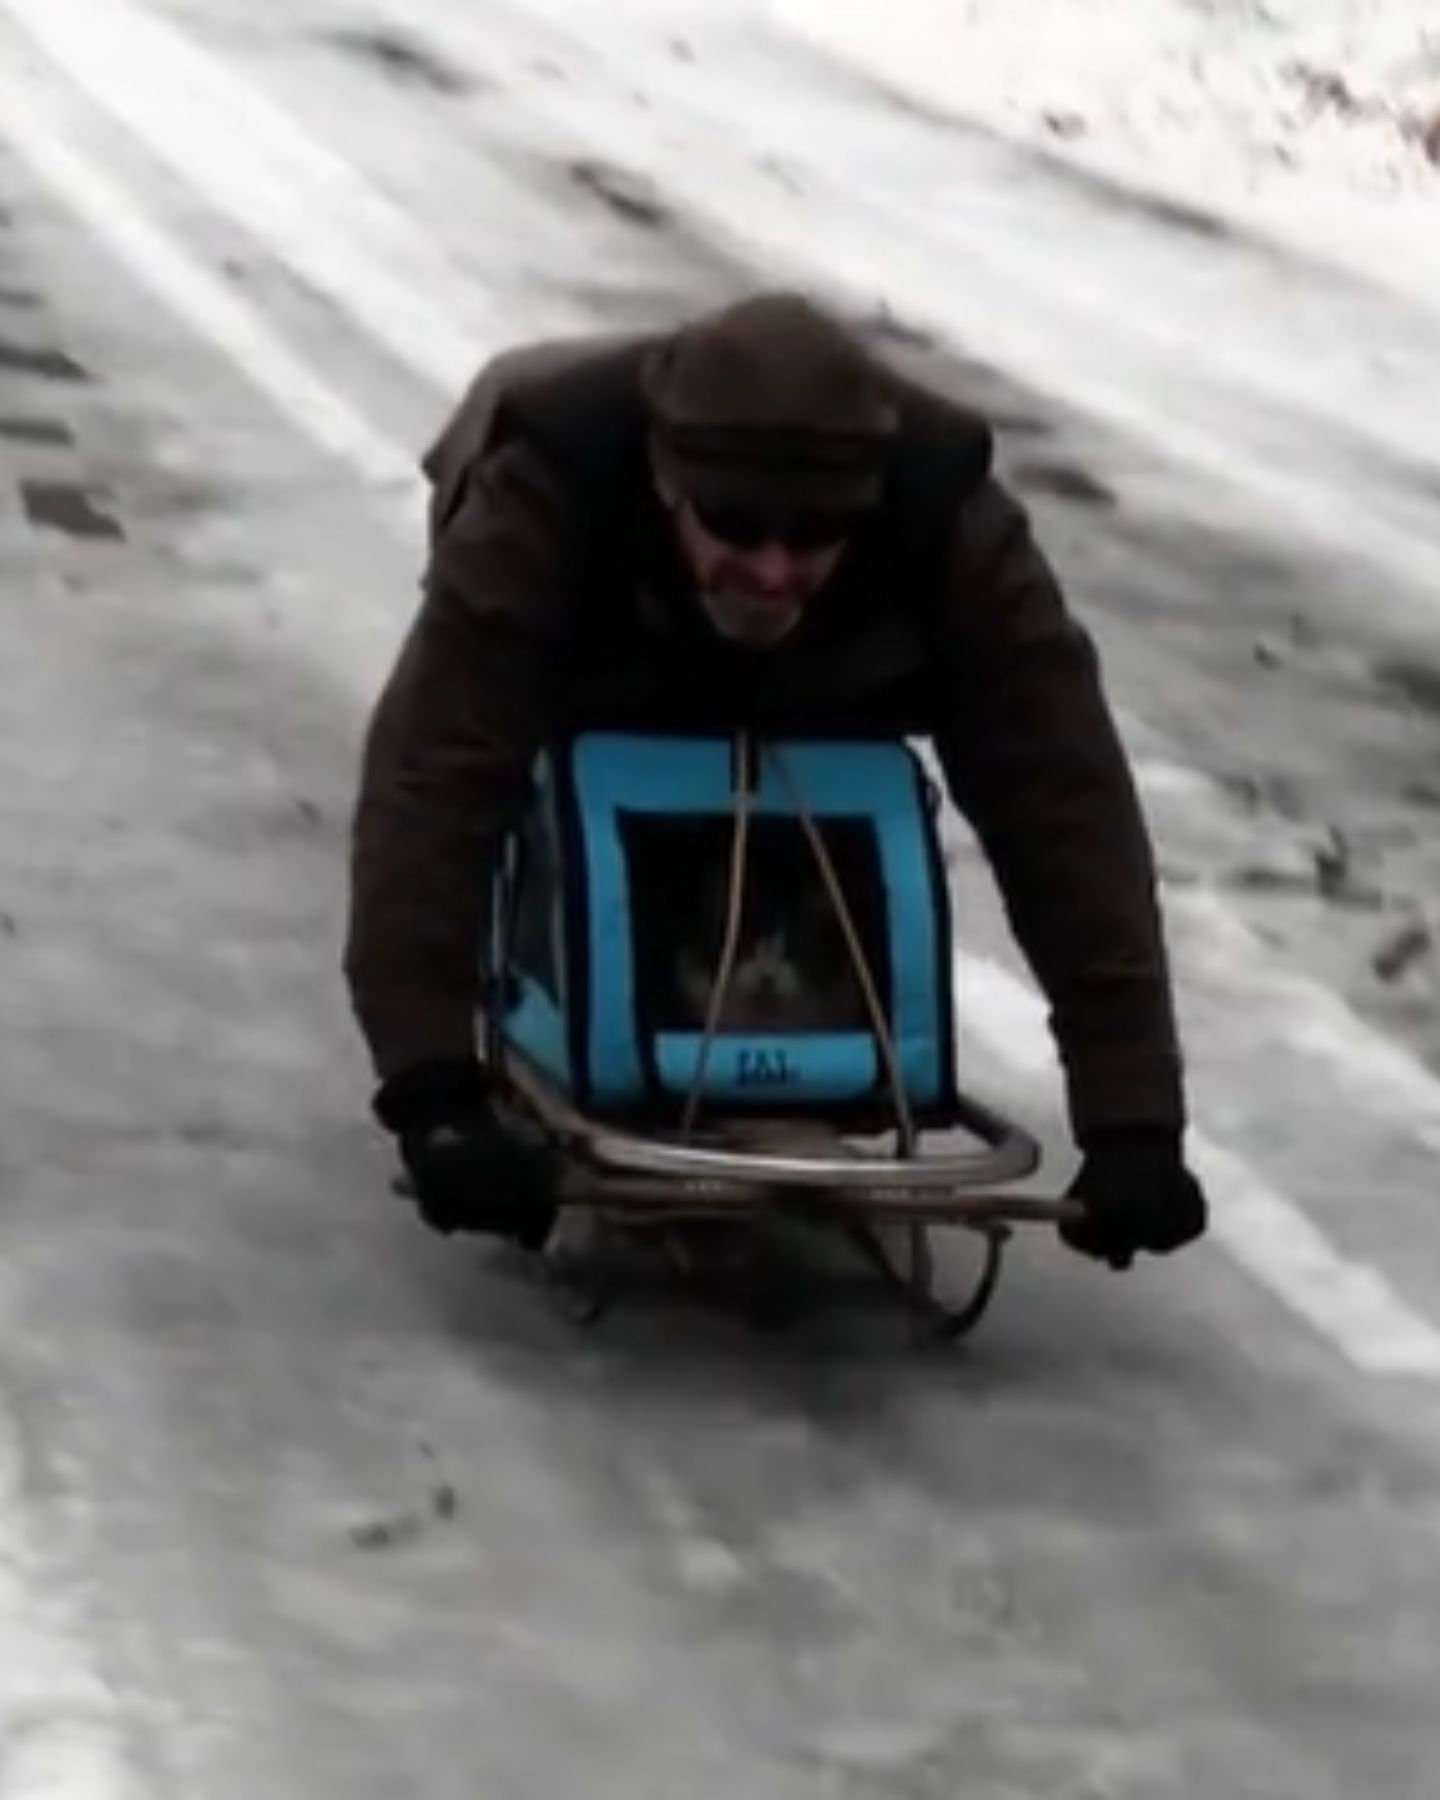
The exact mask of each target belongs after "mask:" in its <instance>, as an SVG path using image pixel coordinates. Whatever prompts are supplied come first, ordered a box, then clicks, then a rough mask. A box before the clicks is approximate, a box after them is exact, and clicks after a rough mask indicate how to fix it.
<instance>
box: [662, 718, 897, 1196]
mask: <svg viewBox="0 0 1440 1800" xmlns="http://www.w3.org/2000/svg"><path fill="white" fill-rule="evenodd" d="M734 747H735V755H734V759H733V763H732V767H733V769H734V772H735V779H734V782H733V787H732V793H733V800H734V805H733V809H732V818H733V825H732V829H731V837H730V866H729V877H728V883H727V896H726V913H725V931H724V936H723V939H722V942H721V947H720V956H719V959H718V961H717V963H716V967H715V975H714V979H713V981H712V983H711V989H710V1004H709V1007H708V1009H707V1013H706V1019H705V1026H704V1030H703V1032H702V1035H701V1039H700V1051H699V1055H698V1056H697V1058H696V1064H695V1075H694V1078H693V1079H692V1081H691V1083H690V1088H689V1092H688V1093H687V1095H686V1098H685V1107H684V1111H683V1113H682V1115H681V1122H680V1132H681V1137H682V1139H689V1138H692V1137H693V1136H694V1132H695V1126H696V1122H697V1120H698V1117H699V1113H700V1107H701V1105H702V1103H703V1100H704V1090H705V1076H706V1074H707V1072H708V1069H709V1065H710V1056H711V1052H712V1050H713V1047H714V1043H715V1039H716V1037H717V1035H718V1034H719V1029H720V1020H721V1019H722V1017H723V1016H724V1011H725V1001H726V999H727V998H728V996H729V992H730V987H731V983H732V982H733V980H734V976H735V963H736V958H737V957H738V954H739V949H740V941H741V934H742V932H743V929H744V923H745V894H746V884H747V877H748V875H749V858H750V821H751V817H752V814H753V795H754V791H755V787H756V782H757V778H758V775H759V754H764V755H767V756H768V757H769V758H770V760H771V761H772V763H773V764H774V766H775V770H776V773H777V774H778V775H779V777H780V781H781V784H782V786H783V787H784V789H785V791H786V794H787V795H788V796H789V800H790V805H791V811H792V813H793V815H794V817H795V820H796V822H797V823H798V825H799V826H800V829H801V831H802V832H803V833H804V835H805V841H806V843H807V845H808V846H809V849H810V854H811V856H812V858H813V859H814V862H815V867H816V870H817V872H818V874H819V876H820V879H821V881H822V883H823V884H824V887H825V892H826V896H827V898H828V899H829V901H830V904H831V906H832V907H833V908H834V911H835V918H836V922H837V924H838V925H839V927H840V931H841V934H842V936H843V937H844V939H845V947H846V950H847V951H848V953H849V956H850V962H851V967H852V969H853V971H854V974H855V978H856V981H857V982H858V983H859V987H860V992H861V995H862V997H863V999H864V1002H865V1010H866V1013H867V1015H868V1017H869V1021H870V1028H871V1030H872V1031H873V1033H874V1035H875V1043H876V1047H877V1049H878V1051H879V1055H880V1060H881V1063H882V1065H883V1067H884V1070H885V1079H886V1084H887V1086H888V1087H889V1090H890V1098H891V1102H892V1104H893V1105H894V1108H895V1129H896V1140H897V1149H898V1152H899V1154H900V1156H901V1157H903V1158H905V1159H907V1160H908V1159H910V1158H913V1157H914V1156H915V1154H916V1151H917V1148H918V1144H919V1137H918V1134H917V1132H916V1129H915V1118H914V1113H913V1110H912V1108H911V1105H910V1099H909V1096H908V1094H907V1093H906V1091H905V1082H904V1078H903V1076H902V1074H901V1070H900V1057H899V1053H898V1051H897V1049H896V1046H895V1034H894V1031H893V1029H892V1028H891V1024H890V1020H889V1019H888V1018H887V1017H886V1016H885V1007H884V1004H883V1002H882V1001H881V998H880V990H879V986H878V984H877V982H876V980H875V971H874V969H873V968H872V967H871V964H870V958H869V957H868V956H867V955H866V953H865V945H864V943H863V942H862V941H861V937H860V932H859V929H858V928H857V926H856V923H855V915H854V911H853V909H852V908H851V905H850V902H849V899H848V897H847V896H846V893H845V885H844V883H843V882H842V881H841V879H840V873H839V870H838V869H837V868H836V867H835V859H834V857H833V856H832V855H831V854H830V849H829V846H828V845H827V844H826V842H825V838H824V834H823V833H822V832H821V830H820V827H819V826H818V825H817V824H816V822H815V814H814V812H813V810H812V809H811V807H810V806H809V804H808V803H807V801H806V798H805V795H804V793H803V792H802V790H801V787H800V783H799V780H798V778H797V777H796V774H795V771H794V769H793V768H792V767H791V764H790V759H789V758H788V757H787V756H786V754H785V752H784V750H783V749H782V748H781V747H780V746H779V745H778V744H774V743H771V744H767V745H765V746H764V747H763V750H762V751H760V752H759V754H757V744H756V740H755V737H754V735H753V733H751V732H750V731H748V730H745V729H741V730H740V731H737V732H736V733H735V738H734Z"/></svg>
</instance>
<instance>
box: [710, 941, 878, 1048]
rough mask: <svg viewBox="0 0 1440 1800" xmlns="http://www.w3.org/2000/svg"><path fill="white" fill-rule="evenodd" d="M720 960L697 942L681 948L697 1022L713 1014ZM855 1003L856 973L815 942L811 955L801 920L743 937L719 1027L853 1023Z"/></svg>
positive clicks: (780, 1028)
mask: <svg viewBox="0 0 1440 1800" xmlns="http://www.w3.org/2000/svg"><path fill="white" fill-rule="evenodd" d="M716 942H717V943H718V940H716ZM718 960H719V959H718V954H717V953H716V950H715V949H713V948H709V947H707V948H705V949H702V947H701V946H700V945H699V944H693V943H692V944H689V945H687V946H686V948H685V950H684V951H683V952H682V953H681V957H680V962H679V967H678V970H677V974H678V977H679V986H680V990H681V993H682V994H683V996H684V999H685V1003H686V1005H687V1007H688V1008H689V1009H690V1011H691V1013H692V1016H693V1018H694V1021H695V1023H696V1024H697V1025H698V1024H703V1023H704V1021H705V1020H706V1019H707V1018H708V1017H709V1012H710V1005H711V995H712V989H711V984H712V982H713V980H714V978H715V975H716V972H717V965H718ZM856 1004H857V988H856V983H855V977H854V975H853V973H852V972H851V971H850V969H849V968H848V967H845V966H843V965H841V966H839V967H837V966H836V965H835V964H834V963H833V962H832V961H830V960H829V959H823V960H822V959H817V958H816V956H815V955H814V951H813V946H812V947H811V948H810V951H809V953H808V954H807V947H806V943H805V929H804V922H803V920H802V921H798V922H796V923H793V924H789V925H781V926H778V927H776V928H775V929H773V930H770V931H767V932H765V933H763V934H761V935H757V936H754V937H745V938H742V940H741V943H740V947H739V950H738V952H737V954H736V957H735V962H734V964H733V966H732V968H731V972H730V979H729V982H728V983H727V985H726V990H725V1003H724V1006H723V1008H722V1010H721V1014H720V1019H719V1029H720V1030H722V1031H730V1032H744V1031H751V1032H771V1033H783V1032H786V1031H797V1030H798V1031H806V1030H809V1031H817V1030H834V1029H839V1028H841V1027H842V1026H844V1025H846V1024H849V1023H852V1022H853V1019H854V1013H855V1008H856Z"/></svg>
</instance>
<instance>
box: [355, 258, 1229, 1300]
mask: <svg viewBox="0 0 1440 1800" xmlns="http://www.w3.org/2000/svg"><path fill="white" fill-rule="evenodd" d="M990 461H991V434H990V431H989V429H988V427H987V426H986V425H985V423H984V422H983V421H982V420H981V419H979V418H978V417H976V416H974V415H972V414H971V413H969V412H967V411H965V410H964V409H962V408H960V407H958V406H956V405H954V404H953V403H951V402H949V401H947V400H945V399H942V398H941V397H939V396H937V395H934V394H931V393H929V392H926V391H924V390H922V389H921V388H920V387H918V386H916V385H914V384H913V383H910V382H908V381H904V380H901V379H900V378H899V377H898V376H896V375H895V374H894V373H893V372H891V371H889V370H888V369H886V368H884V367H882V366H881V365H880V364H878V362H877V361H876V360H874V359H873V358H872V357H871V356H870V355H869V354H868V352H867V351H866V349H865V348H864V347H863V345H862V344H861V343H860V342H859V341H858V340H857V339H856V338H855V337H854V336H853V335H851V334H850V333H849V332H847V331H846V330H845V329H844V328H843V327H842V326H841V325H840V324H839V323H838V322H837V321H835V320H834V319H832V318H831V317H830V316H829V315H828V314H826V313H824V312H823V311H821V310H820V309H818V308H817V307H815V306H814V305H812V304H811V303H810V302H809V301H807V300H806V299H804V298H803V297H800V296H795V295H788V294H783V293H782V294H760V295H757V296H754V297H752V298H750V299H747V300H743V301H740V302H738V303H736V304H733V305H731V306H728V307H725V308H722V309H720V310H718V311H715V312H712V313H709V314H707V315H705V316H703V317H701V318H698V319H695V320H693V321H691V322H690V323H688V324H687V325H684V326H682V327H681V328H679V329H678V330H676V331H674V332H670V333H665V334H657V335H655V336H652V337H649V338H646V339H644V340H638V341H634V342H626V343H621V344H615V343H614V342H610V343H601V342H595V343H588V344H586V343H582V344H579V345H576V344H570V345H568V346H566V347H564V348H563V349H559V348H556V347H554V346H537V347H533V348H530V349H526V350H523V351H520V352H512V353H510V354H509V355H507V356H504V357H502V358H500V359H499V360H498V361H497V362H495V363H492V364H491V365H489V366H488V367H487V368H486V369H484V370H482V371H481V374H480V376H479V377H478V379H477V380H476V382H475V384H474V385H473V387H472V388H471V390H470V391H469V393H468V394H467V395H466V396H465V398H464V399H463V401H462V402H461V404H460V406H459V407H458V409H457V411H456V412H455V414H454V415H453V417H452V418H451V419H450V421H449V423H448V425H447V427H446V429H445V431H444V432H443V434H442V435H441V437H440V438H439V440H438V442H437V443H436V444H435V446H434V447H433V449H432V450H431V452H430V453H429V455H428V456H427V458H426V460H425V468H426V473H427V475H428V476H429V478H430V480H431V483H432V505H431V519H430V527H431V549H430V556H429V564H428V568H427V571H426V576H425V581H424V598H423V603H422V605H421V607H420V609H419V613H418V616H417V618H416V619H415V621H414V623H413V626H412V628H411V630H410V633H409V636H408V638H407V640H406V642H405V644H404V647H403V649H402V651H401V654H400V657H399V660H398V663H397V666H396V668H395V669H394V671H393V673H392V675H391V677H390V680H389V682H388V684H387V685H386V688H385V690H384V693H383V694H382V696H381V698H380V701H379V704H378V707H377V710H376V713H375V717H374V719H373V721H372V723H371V728H370V732H369V735H368V739H367V743H366V750H365V759H364V769H363V776H362V782H361V790H360V795H359V803H358V808H357V813H356V819H355V834H354V850H353V864H352V882H353V891H352V914H351V922H350V936H349V943H348V948H347V954H346V970H347V975H348V979H349V982H350V987H351V993H352V996H353V1001H354V1005H355V1009H356V1013H357V1016H358V1019H359V1022H360V1025H361V1028H362V1030H363V1032H364V1034H365V1036H366V1038H367V1040H368V1043H369V1046H370V1050H371V1053H372V1056H373V1059H374V1064H375V1069H376V1073H377V1076H378V1079H379V1081H380V1087H379V1090H378V1093H377V1095H376V1097H375V1111H376V1114H377V1116H378V1118H379V1119H380V1121H381V1122H382V1124H384V1125H385V1126H386V1127H387V1128H388V1129H389V1130H390V1131H392V1132H393V1133H394V1134H395V1135H396V1136H397V1138H398V1140H399V1143H400V1148H401V1153H402V1156H403V1158H404V1160H405V1162H406V1164H407V1166H408V1168H409V1171H410V1174H411V1177H412V1180H413V1185H414V1189H415V1192H416V1197H417V1201H418V1205H419V1209H420V1212H421V1215H422V1217H423V1218H425V1219H426V1221H427V1222H428V1223H429V1224H431V1225H432V1226H433V1227H435V1228H436V1229H438V1230H441V1231H453V1230H456V1229H465V1230H475V1231H490V1232H497V1233H501V1234H509V1235H513V1236H516V1237H518V1238H520V1239H522V1240H524V1241H529V1242H532V1243H534V1242H540V1241H543V1239H544V1237H545V1235H546V1233H547V1231H548V1229H549V1226H550V1224H551V1222H552V1220H553V1211H552V1209H551V1207H550V1204H549V1201H548V1199H547V1197H546V1194H545V1191H544V1185H545V1184H544V1171H543V1169H540V1168H538V1167H537V1166H536V1164H535V1163H534V1161H533V1160H532V1159H531V1158H530V1157H528V1156H526V1155H525V1154H523V1153H522V1152H521V1151H519V1150H517V1149H516V1148H515V1147H514V1146H513V1145H512V1144H511V1143H509V1142H508V1141H507V1139H506V1138H505V1137H504V1135H503V1134H502V1133H501V1132H500V1131H499V1130H498V1128H497V1125H496V1123H495V1121H494V1119H493V1116H492V1111H491V1101H490V1091H489V1088H488V1086H487V1080H486V1076H485V1072H484V1070H483V1069H482V1067H481V1066H480V1064H479V1063H478V1062H477V1060H476V1056H475V1052H474V1045H475V1010H476V1005H477V1000H478V980H479V974H478V968H477V964H478V948H477V947H478V943H479V923H478V922H479V920H480V918H481V916H482V913H483V910H484V899H485V893H486V877H487V871H488V869H489V868H490V867H491V866H492V865H491V858H492V857H493V854H494V851H495V848H496V845H497V843H498V841H499V839H500V837H501V835H502V834H503V832H504V831H505V829H506V828H507V827H508V826H509V825H510V824H511V823H512V822H513V821H514V820H515V819H516V817H517V814H518V812H519V811H520V809H521V807H522V806H523V803H524V799H525V796H526V792H527V785H528V777H529V771H530V768H531V766H532V760H533V757H534V754H535V752H536V750H537V749H538V748H539V746H540V745H542V744H543V743H544V742H546V741H547V740H548V739H549V738H550V737H551V735H552V734H555V733H559V732H563V731H566V730H574V729H580V728H586V727H589V728H603V727H607V726H608V727H610V728H618V729H626V728H628V729H633V730H644V729H652V728H653V729H657V730H666V729H674V730H680V731H685V730H691V731H696V730H717V731H725V730H729V729H733V728H734V727H735V726H736V725H737V724H738V723H740V722H745V723H748V724H750V725H752V726H754V727H756V728H758V729H761V730H766V729H768V730H770V731H772V732H774V733H776V734H781V735H783V734H806V733H816V734H826V733H828V734H832V735H838V736H846V735H855V734H857V733H860V732H872V733H873V732H891V733H895V734H900V733H905V734H909V735H924V736H926V737H928V738H929V739H930V741H931V742H932V743H933V745H934V748H935V751H936V755H937V758H938V761H939V763H940V766H941V768H942V770H943V772H944V776H945V780H946V783H947V786H948V788H949V791H950V794H951V796H952V797H953V799H954V801H955V803H956V805H957V807H958V808H959V809H960V811H961V812H962V813H963V814H964V815H965V816H966V817H967V818H968V819H969V821H970V822H971V824H972V826H973V827H974V829H975V831H976V834H977V836H978V838H979V840H980V842H981V843H982V845H983V846H984V849H985V852H986V855H987V857H988V858H989V860H990V862H991V864H992V866H993V868H994V870H995V873H996V877H997V881H998V883H999V886H1000V889H1001V892H1002V894H1003V896H1004V900H1005V904H1006V907H1007V912H1008V916H1009V919H1010V922H1011V925H1012V928H1013V930H1014V932H1015V935H1016V938H1017V941H1018V942H1019V944H1020V946H1021V948H1022V949H1023V951H1024V952H1025V954H1026V956H1027V958H1028V961H1029V963H1030V966H1031V967H1032V969H1033V970H1034V972H1035V975H1036V978H1037V980H1038V981H1039V983H1040V984H1041V986H1042V988H1043V989H1044V991H1045V993H1046V995H1047V997H1048V999H1049V1001H1050V1003H1051V1009H1052V1011H1051V1017H1052V1025H1053V1030H1054V1034H1055V1038H1056V1042H1057V1045H1058V1047H1059V1050H1060V1054H1061V1058H1062V1061H1063V1064H1064V1068H1065V1073H1066V1081H1067V1095H1068V1102H1069V1111H1070V1115H1071V1123H1072V1127H1073V1130H1074V1134H1075V1138H1076V1142H1077V1143H1078V1145H1079V1147H1080V1149H1081V1151H1082V1153H1083V1162H1082V1166H1081V1170H1080V1173H1079V1175H1078V1176H1077V1178H1076V1181H1075V1184H1074V1188H1073V1193H1074V1195H1075V1197H1076V1198H1078V1199H1079V1200H1080V1201H1081V1202H1082V1203H1083V1216H1082V1217H1081V1218H1080V1220H1079V1221H1078V1222H1077V1223H1075V1224H1073V1225H1067V1226H1066V1227H1065V1228H1064V1235H1065V1237H1066V1241H1067V1242H1068V1243H1069V1244H1070V1245H1071V1246H1072V1247H1073V1248H1074V1249H1076V1250H1079V1251H1081V1252H1083V1253H1085V1254H1088V1255H1091V1256H1093V1257H1096V1258H1098V1259H1100V1260H1102V1261H1104V1262H1107V1263H1109V1264H1110V1265H1111V1266H1113V1267H1117V1268H1123V1267H1127V1266H1128V1265H1129V1263H1130V1261H1131V1260H1132V1258H1133V1257H1134V1255H1135V1254H1136V1253H1137V1252H1139V1251H1142V1250H1149V1251H1154V1252H1166V1251H1170V1250H1174V1249H1176V1248H1178V1247H1179V1246H1180V1245H1182V1244H1184V1243H1187V1242H1189V1241H1191V1240H1192V1239H1193V1238H1195V1237H1198V1236H1199V1235H1200V1234H1201V1232H1202V1231H1203V1230H1204V1228H1205V1224H1206V1206H1205V1201H1204V1197H1203V1195H1202V1194H1201V1191H1200V1189H1199V1187H1198V1185H1197V1183H1196V1182H1195V1180H1194V1178H1193V1176H1192V1175H1191V1174H1190V1173H1189V1171H1188V1170H1187V1168H1186V1166H1185V1162H1184V1158H1183V1154H1182V1141H1183V1130H1184V1125H1185V1107H1184V1099H1183V1083H1182V1069H1181V1055H1180V1050H1179V1047H1178V1044H1177V1039H1176V1032H1175V1023H1174V1017H1173V1006H1172V996H1171V990H1170V981H1169V973H1168V967H1167V960H1166V953H1165V948H1164V944H1163V937H1162V930H1161V925H1160V920H1159V917H1158V909H1157V902H1156V897H1155V883H1154V872H1153V864H1152V854H1151V849H1150V844H1149V839H1148V836H1147V833H1146V829H1145V825H1144V822H1143V820H1142V816H1141V813H1140V809H1139V804H1138V801H1137V797H1136V794H1135V791H1134V786H1133V782H1132V780H1131V776H1130V773H1129V770H1128V767H1127V764H1126V762H1125V759H1124V756H1123V753H1122V750H1121V747H1120V745H1119V742H1118V739H1117V736H1116V732H1115V727H1114V724H1113V722H1112V719H1111V716H1110V713H1109V711H1108V708H1107V705H1106V702H1105V699H1104V697H1103V693H1102V689H1101V683H1100V677H1099V673H1098V669H1097V660H1096V656H1095V653H1094V650H1093V648H1092V645H1091V642H1090V639H1089V638H1088V636H1087V635H1086V633H1085V632H1084V631H1083V630H1082V629H1081V627H1080V626H1079V625H1078V624H1077V623H1076V622H1075V620H1074V619H1073V618H1072V617H1071V615H1070V613H1069V612H1068V610H1067V607H1066V605H1065V602H1064V600H1063V598H1062V595H1061V593H1060V591H1059V589H1058V586H1057V584H1056V581H1055V579H1054V577H1053V575H1052V574H1051V572H1050V569H1049V567H1048V565H1047V563H1046V562H1045V560H1044V559H1043V557H1042V555H1041V553H1040V551H1039V550H1038V549H1037V547H1036V545H1035V544H1034V542H1033V541H1032V539H1031V536H1030V531H1029V526H1028V522H1027V519H1026V516H1025V514H1024V512H1023V511H1022V510H1021V508H1020V507H1019V506H1018V505H1017V504H1016V502H1015V501H1014V500H1013V499H1012V498H1011V497H1010V496H1009V495H1008V494H1007V493H1006V492H1005V490H1004V489H1003V487H1002V486H1001V484H1000V483H999V482H998V481H997V480H996V479H995V478H994V476H993V475H992V473H991V468H990Z"/></svg>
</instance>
